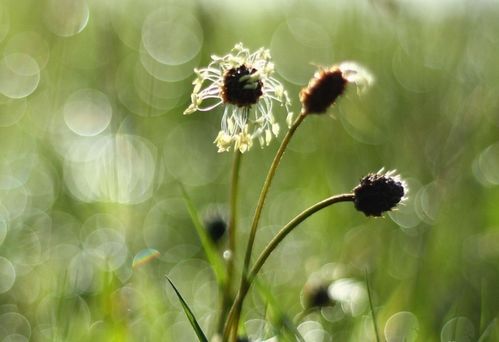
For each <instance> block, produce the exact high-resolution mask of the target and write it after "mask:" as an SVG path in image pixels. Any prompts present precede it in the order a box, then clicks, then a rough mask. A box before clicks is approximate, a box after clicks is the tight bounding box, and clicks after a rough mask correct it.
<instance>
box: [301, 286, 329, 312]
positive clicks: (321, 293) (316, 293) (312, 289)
mask: <svg viewBox="0 0 499 342" xmlns="http://www.w3.org/2000/svg"><path fill="white" fill-rule="evenodd" d="M304 296H305V306H306V308H307V309H312V308H322V307H325V306H332V305H334V301H333V300H332V299H331V297H330V296H329V291H328V286H327V285H326V284H316V285H306V286H305V288H304Z"/></svg>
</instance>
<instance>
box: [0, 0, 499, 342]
mask: <svg viewBox="0 0 499 342" xmlns="http://www.w3.org/2000/svg"><path fill="white" fill-rule="evenodd" d="M498 18H499V6H498V4H497V2H496V1H442V2H438V4H433V3H430V2H426V1H424V2H423V1H420V2H418V1H390V0H379V1H375V0H372V1H325V0H324V1H284V0H280V1H273V2H270V1H269V2H264V1H256V2H254V1H241V2H239V1H238V2H236V1H234V2H230V1H214V0H213V1H208V0H206V1H198V2H196V1H178V2H175V1H153V0H145V1H131V0H120V1H118V0H114V1H111V0H109V1H98V0H93V1H92V0H89V1H83V0H75V1H63V0H43V1H41V0H36V1H35V0H32V1H29V0H18V1H13V0H2V2H0V53H1V55H0V59H1V61H0V339H1V340H2V341H27V340H31V341H88V340H94V341H194V340H195V337H194V335H193V333H192V331H191V328H190V326H189V323H188V322H187V320H186V318H185V316H184V314H183V312H182V311H181V309H180V306H179V303H178V301H177V299H176V298H175V296H174V294H173V292H172V290H171V288H170V287H169V286H167V283H166V282H165V275H169V276H170V278H171V279H172V280H173V281H174V282H175V283H176V285H177V286H178V288H179V290H180V291H181V293H182V294H183V295H184V297H185V299H186V301H187V302H188V303H189V305H191V307H192V309H193V311H194V313H195V314H196V316H197V317H198V318H199V320H200V322H201V325H202V327H203V329H204V330H205V332H206V334H207V335H209V336H211V335H212V334H213V332H214V323H215V321H216V308H217V304H218V299H217V288H216V284H215V282H214V277H213V275H212V273H211V271H210V268H209V264H208V263H207V261H206V259H205V257H204V254H203V252H202V249H201V246H200V242H199V240H198V238H197V236H196V233H195V229H194V227H193V225H192V223H191V221H190V219H189V216H188V214H187V211H186V209H185V205H184V203H183V200H182V197H181V195H180V191H179V186H178V183H182V184H183V185H184V186H185V187H186V189H187V191H188V192H189V194H190V195H191V196H192V198H193V201H194V203H195V205H196V206H197V208H198V209H199V212H200V213H201V215H202V216H206V215H210V214H213V212H214V211H222V212H223V211H224V210H226V209H227V199H228V191H229V189H228V188H229V186H228V184H229V178H230V165H231V159H232V153H222V154H218V153H217V151H216V146H215V145H213V144H212V142H213V140H214V138H215V137H216V134H217V132H218V130H219V129H220V128H219V125H220V118H221V109H220V108H218V109H216V110H214V111H212V112H202V113H194V114H192V115H190V116H182V112H183V110H184V109H185V108H186V107H187V106H188V104H189V101H190V92H191V90H192V86H191V82H192V80H193V78H194V75H193V73H192V70H193V68H194V67H202V66H205V65H207V64H208V63H209V61H210V55H211V54H217V55H224V54H226V53H228V52H229V51H230V49H231V48H232V47H233V46H234V44H236V43H238V42H242V43H243V44H244V45H245V46H247V47H249V48H250V49H252V50H254V49H257V48H259V47H262V46H263V47H267V48H269V49H270V52H271V54H272V56H273V57H274V62H275V66H276V75H275V76H276V78H278V79H279V80H281V81H282V82H283V83H284V84H285V86H286V88H287V89H288V92H289V94H290V96H291V99H292V102H293V105H292V107H293V110H294V111H295V112H299V109H300V105H299V98H298V93H299V91H300V89H301V88H302V87H304V86H305V85H306V84H307V82H308V80H309V79H310V78H311V77H312V76H313V74H314V72H315V70H316V69H317V66H325V67H327V66H330V65H332V64H334V63H338V62H341V61H345V60H354V61H356V62H358V63H360V64H362V65H363V66H365V67H366V68H367V69H369V70H370V71H371V72H372V73H373V75H374V76H375V78H376V83H375V85H374V86H373V88H372V89H370V91H369V92H368V93H367V94H365V95H364V96H357V95H356V93H355V92H354V91H350V92H348V93H347V94H346V95H345V96H344V97H342V98H341V99H340V100H339V101H338V103H337V104H336V105H335V106H334V107H333V108H332V109H331V110H330V111H329V112H328V114H327V115H322V116H311V117H310V118H307V119H306V120H305V122H304V124H303V125H302V126H301V127H300V128H299V130H298V132H297V134H296V136H295V137H294V139H293V141H292V142H291V145H290V146H289V150H288V151H287V153H286V154H285V156H284V159H283V161H282V164H281V166H280V168H279V170H278V173H277V176H276V179H275V182H274V184H273V186H272V188H271V191H270V194H269V198H268V201H267V204H266V207H265V210H264V212H263V216H262V221H261V227H260V230H259V231H258V235H257V246H256V250H257V251H259V250H261V248H263V246H264V245H265V244H266V242H267V241H268V240H269V239H270V238H271V237H272V235H273V234H274V233H275V232H276V231H277V229H279V227H280V226H282V225H283V224H285V223H286V222H288V221H289V220H290V219H291V218H292V217H294V216H295V215H296V214H298V213H299V212H300V211H301V210H303V209H304V208H306V207H308V206H310V205H312V204H313V203H315V202H317V201H319V200H321V199H323V198H325V197H327V196H329V195H332V194H337V193H343V192H349V191H351V189H352V188H353V187H355V186H356V184H357V183H358V181H359V179H360V178H361V177H363V176H364V175H366V174H367V173H369V172H375V171H377V170H379V169H380V168H382V167H385V168H386V169H388V170H390V169H397V170H398V172H399V173H400V174H401V175H402V177H404V179H407V181H408V183H409V186H410V193H409V200H408V202H407V203H406V205H405V206H403V207H401V208H400V210H399V211H396V212H393V213H390V214H389V215H386V217H385V218H381V219H372V218H366V217H365V216H364V215H362V214H361V213H359V212H357V211H355V209H354V208H353V206H352V205H350V204H339V205H337V206H336V207H333V208H328V209H326V210H324V211H322V212H320V213H318V214H317V215H315V216H314V217H312V218H311V219H309V220H308V221H306V222H305V223H304V224H302V225H301V226H300V227H299V228H298V229H297V230H296V231H295V232H293V233H292V234H291V235H290V236H289V237H288V238H287V239H286V240H285V241H284V242H283V244H282V245H281V246H280V247H279V248H278V250H277V251H276V252H275V253H274V254H273V255H272V257H271V258H270V259H269V262H268V264H267V265H266V266H265V267H264V269H263V272H262V277H261V279H262V280H263V281H264V284H265V286H266V287H267V288H268V289H270V290H271V293H272V294H273V296H274V297H275V299H276V302H277V306H278V307H279V308H280V309H281V310H282V311H283V312H285V313H286V314H287V315H288V317H290V318H293V317H294V316H296V315H297V314H298V313H299V312H300V311H301V310H302V309H303V307H302V302H303V298H302V297H303V295H302V289H303V287H304V285H305V283H307V281H309V282H310V281H311V279H321V280H322V281H324V282H327V283H332V284H333V285H332V287H331V288H330V289H335V291H336V292H335V293H337V295H338V296H339V297H341V298H343V301H338V302H337V304H336V306H335V307H333V308H326V309H323V310H322V312H315V313H312V314H310V315H308V316H307V317H306V319H305V320H306V322H305V323H303V324H302V325H300V327H299V330H300V332H302V334H303V335H304V337H306V340H307V341H314V342H315V341H331V340H334V341H374V333H373V328H372V320H371V316H370V311H369V307H368V304H367V298H366V296H367V293H366V286H365V276H364V272H365V271H366V270H367V271H368V274H369V280H370V284H371V290H372V292H373V302H374V307H375V311H376V315H377V318H378V322H377V325H378V328H379V330H380V335H382V337H383V338H384V339H386V340H388V341H451V340H455V341H477V340H478V339H479V338H480V336H482V340H481V341H495V340H496V339H497V338H498V332H497V323H496V320H497V314H498V308H499V286H498V284H499V263H498V262H499V230H498V227H499V208H498V206H497V203H498V202H499V190H498V189H499V188H498V185H499V134H498V132H499V101H498V93H499V82H498V80H499V63H498V60H499V59H498V58H499V20H498ZM274 115H275V116H276V118H277V119H278V121H279V122H280V124H281V132H282V133H281V136H280V138H278V140H280V139H281V138H282V136H283V133H284V131H285V128H286V126H285V123H284V120H285V113H284V111H283V110H281V108H277V110H276V112H275V113H274ZM277 147H278V141H273V142H272V144H271V145H270V146H269V147H268V148H265V149H260V148H259V147H258V146H256V145H255V146H254V148H253V149H252V150H251V151H250V152H249V153H247V154H245V155H244V156H243V159H242V165H241V167H242V169H241V179H240V185H241V191H240V199H239V214H240V216H239V218H238V223H239V235H238V240H237V241H238V246H239V247H240V248H239V250H238V253H237V259H236V260H237V264H238V265H240V264H241V254H242V250H241V247H242V246H243V244H244V243H245V241H246V238H247V234H248V229H249V227H248V226H249V222H250V220H251V216H252V214H253V210H254V207H255V205H256V200H257V197H258V193H259V189H260V187H261V185H262V183H263V180H264V177H265V174H266V171H267V169H268V166H269V165H270V162H271V160H272V157H273V155H274V153H275V151H276V149H277ZM154 250H156V251H158V252H159V253H160V255H159V256H158V255H157V254H155V252H154ZM222 251H223V246H222V245H221V246H220V252H221V253H222ZM144 255H145V257H144ZM134 260H135V263H137V262H139V265H138V266H136V267H132V265H133V264H134ZM140 261H142V263H141V262H140ZM335 286H336V287H335ZM339 297H338V298H339ZM245 308H246V311H245V315H244V319H243V320H244V321H245V322H246V324H245V327H246V332H247V334H249V335H250V336H252V337H253V338H256V337H259V338H269V337H271V336H273V335H274V334H275V333H276V332H275V331H273V330H272V324H273V322H272V319H271V317H269V316H268V315H266V305H265V300H262V298H261V297H260V296H259V295H258V293H257V291H252V292H251V293H250V296H249V300H248V301H247V302H246V307H245Z"/></svg>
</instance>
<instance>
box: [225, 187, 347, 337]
mask: <svg viewBox="0 0 499 342" xmlns="http://www.w3.org/2000/svg"><path fill="white" fill-rule="evenodd" d="M354 199H355V195H354V194H342V195H337V196H332V197H329V198H326V199H325V200H323V201H321V202H318V203H316V204H314V205H313V206H311V207H309V208H307V209H305V210H304V211H302V212H301V213H300V214H299V215H297V216H296V217H295V218H293V219H292V220H291V221H289V222H288V223H287V224H286V225H285V226H284V227H282V228H281V230H279V232H278V233H277V234H276V235H275V236H274V238H273V239H272V240H271V241H270V242H269V243H268V244H267V246H266V247H265V249H264V250H263V251H262V253H261V254H260V256H259V257H258V259H257V261H256V262H255V264H254V265H253V267H252V268H251V271H250V272H249V273H248V275H247V277H243V279H242V281H241V287H240V289H239V292H238V293H237V296H236V299H235V300H234V303H233V305H232V307H231V309H230V311H229V315H228V317H227V322H226V325H225V331H224V341H226V340H227V338H228V337H230V339H229V341H231V342H233V341H235V340H236V338H237V326H238V324H239V316H240V313H241V309H242V305H243V301H244V298H245V297H246V294H247V293H248V290H249V288H250V286H251V283H252V282H253V280H254V278H255V277H256V275H257V274H258V272H259V271H260V269H261V268H262V266H263V265H264V264H265V262H266V261H267V259H268V257H269V256H270V254H272V252H273V251H274V250H275V249H276V247H277V246H278V245H279V244H280V243H281V241H282V240H283V239H284V238H285V237H286V236H287V235H288V234H289V233H291V232H292V231H293V229H294V228H296V227H297V226H298V225H299V224H300V223H302V222H303V221H305V220H306V219H307V218H308V217H310V216H312V215H313V214H315V213H316V212H318V211H319V210H321V209H324V208H326V207H328V206H330V205H333V204H335V203H339V202H352V201H353V200H354Z"/></svg>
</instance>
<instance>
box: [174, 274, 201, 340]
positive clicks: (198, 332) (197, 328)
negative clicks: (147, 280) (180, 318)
mask: <svg viewBox="0 0 499 342" xmlns="http://www.w3.org/2000/svg"><path fill="white" fill-rule="evenodd" d="M166 279H168V282H169V283H170V285H171V286H172V288H173V290H174V291H175V293H176V294H177V297H178V299H179V300H180V303H181V304H182V308H183V309H184V312H185V315H186V316H187V319H188V320H189V322H190V323H191V326H192V329H194V331H195V332H196V335H197V337H198V339H199V341H200V342H208V339H207V338H206V336H205V334H204V333H203V330H201V327H200V326H199V324H198V322H197V320H196V317H195V316H194V314H193V313H192V310H191V309H190V308H189V306H188V305H187V303H186V302H185V300H184V298H182V296H181V295H180V292H178V290H177V288H176V287H175V285H173V283H172V281H171V280H170V278H168V276H167V277H166Z"/></svg>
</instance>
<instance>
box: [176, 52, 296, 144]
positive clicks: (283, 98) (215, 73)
mask: <svg viewBox="0 0 499 342" xmlns="http://www.w3.org/2000/svg"><path fill="white" fill-rule="evenodd" d="M211 59H212V62H211V63H210V64H209V65H208V67H206V68H202V69H196V70H195V73H196V74H197V77H196V79H195V80H194V82H193V85H194V89H193V91H192V94H191V102H192V103H191V105H190V106H189V107H188V108H187V109H186V110H185V111H184V114H191V113H193V112H195V111H210V110H212V109H214V108H216V107H218V106H223V107H224V112H223V116H222V123H221V129H220V132H219V133H218V135H217V137H216V139H215V141H214V142H215V143H216V145H217V147H218V152H223V151H229V150H230V148H231V145H232V144H234V148H235V149H239V151H241V153H244V152H246V151H249V150H250V148H251V147H252V145H253V139H255V138H257V139H258V140H259V142H260V145H261V146H262V147H263V146H265V145H269V143H270V141H271V140H272V137H273V136H275V137H277V135H278V134H279V124H278V123H277V122H276V120H275V118H274V115H273V114H272V110H273V102H277V103H279V104H280V105H281V106H284V107H285V109H286V112H287V113H288V117H287V120H286V121H287V122H288V125H289V123H290V122H291V121H292V113H291V112H290V111H289V105H290V100H289V96H288V94H287V92H286V91H285V90H284V87H283V86H282V84H281V83H280V82H279V81H277V80H276V79H275V78H274V77H272V75H273V73H274V64H273V63H272V62H271V61H270V53H269V50H266V49H263V48H260V49H258V50H257V51H256V52H254V53H250V51H249V50H248V49H246V48H244V47H243V45H242V44H237V45H236V46H235V47H234V48H233V49H232V50H231V53H230V54H227V55H225V56H223V57H218V56H212V57H211ZM205 83H206V84H205Z"/></svg>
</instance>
